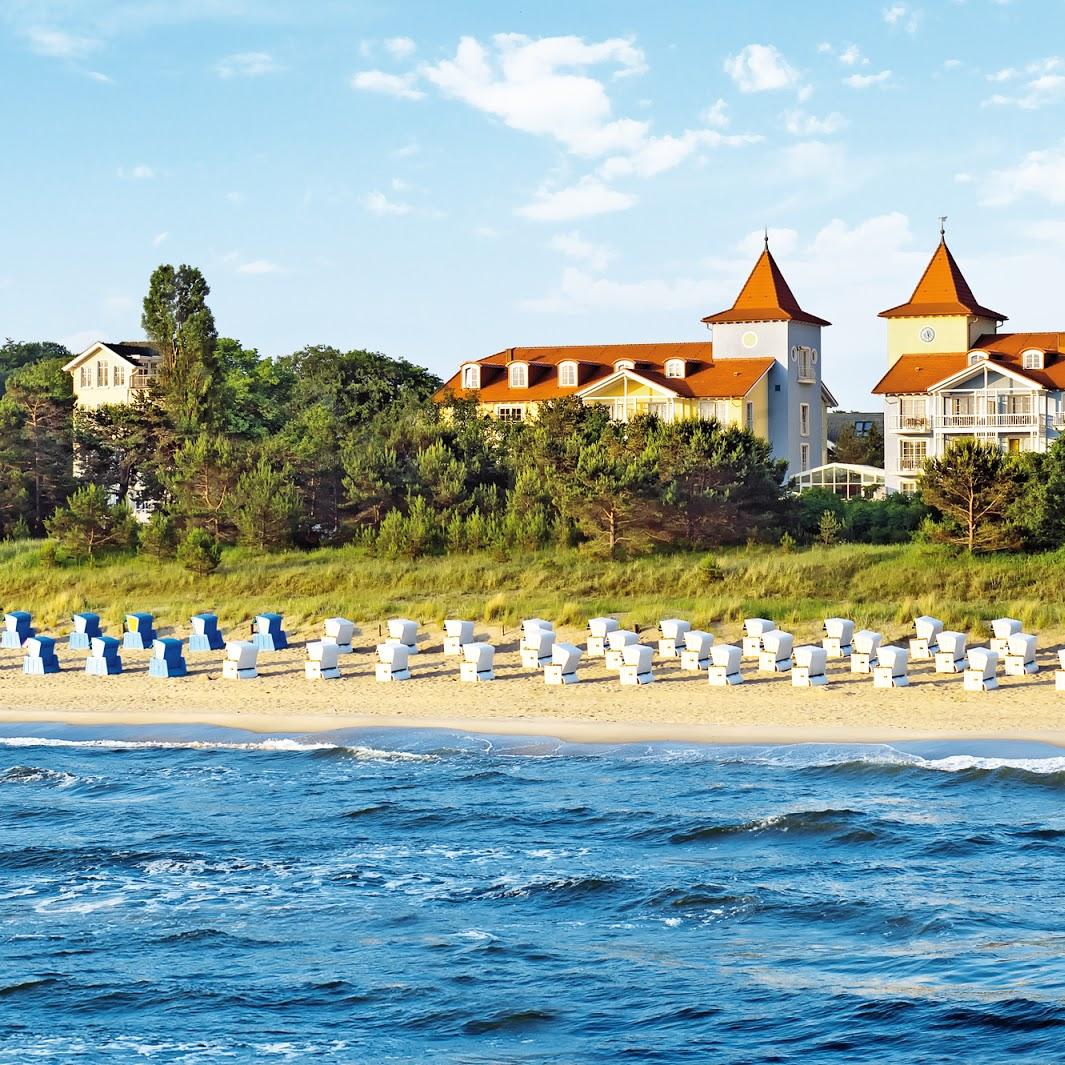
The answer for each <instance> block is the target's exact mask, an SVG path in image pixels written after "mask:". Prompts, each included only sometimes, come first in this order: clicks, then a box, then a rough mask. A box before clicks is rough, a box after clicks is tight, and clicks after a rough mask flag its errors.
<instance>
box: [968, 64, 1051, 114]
mask: <svg viewBox="0 0 1065 1065" xmlns="http://www.w3.org/2000/svg"><path fill="white" fill-rule="evenodd" d="M1024 73H1025V74H1026V75H1028V81H1026V82H1025V84H1024V86H1023V87H1022V88H1021V90H1020V92H1019V93H1018V94H1017V95H1016V96H1005V95H1003V94H1002V93H996V94H994V95H993V96H990V97H988V98H987V99H986V100H984V101H983V102H982V106H983V107H1019V108H1020V109H1021V110H1022V111H1038V110H1039V108H1041V107H1046V106H1047V105H1048V104H1052V103H1056V102H1057V101H1058V100H1061V99H1063V98H1065V59H1062V58H1061V56H1049V57H1047V58H1046V59H1038V60H1036V61H1035V62H1033V63H1029V64H1028V65H1027V66H1026V67H1025V68H1024ZM1020 76H1021V74H1020V71H1017V70H1015V69H1013V68H1012V67H1011V68H1007V69H1006V70H1000V71H998V72H997V73H996V74H993V75H989V76H988V80H989V81H993V82H1005V81H1011V80H1014V79H1015V78H1018V77H1020Z"/></svg>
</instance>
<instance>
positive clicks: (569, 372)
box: [558, 362, 577, 388]
mask: <svg viewBox="0 0 1065 1065" xmlns="http://www.w3.org/2000/svg"><path fill="white" fill-rule="evenodd" d="M558 387H559V388H576V387H577V364H576V363H575V362H563V363H560V364H559V367H558Z"/></svg>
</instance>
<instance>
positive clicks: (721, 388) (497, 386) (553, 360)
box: [433, 341, 775, 403]
mask: <svg viewBox="0 0 1065 1065" xmlns="http://www.w3.org/2000/svg"><path fill="white" fill-rule="evenodd" d="M623 359H627V360H631V361H632V362H633V363H635V368H634V369H633V371H632V372H633V373H635V374H637V375H638V376H639V377H642V378H643V379H644V380H646V381H650V382H651V383H653V384H655V385H658V386H660V387H662V388H668V389H669V390H670V391H672V392H675V393H676V394H677V395H678V396H684V397H687V398H694V399H733V398H738V397H741V396H745V395H746V394H747V393H748V392H749V391H750V390H751V388H753V387H754V385H755V384H756V383H757V382H758V381H759V380H760V379H761V378H762V376H763V375H764V374H766V373H767V372H768V371H769V369H770V367H772V365H773V363H774V361H775V360H774V359H773V358H772V357H771V356H768V355H762V356H751V357H749V358H727V359H717V360H715V359H714V354H713V345H712V344H711V343H710V342H708V341H691V342H678V343H666V344H577V345H566V346H558V347H533V348H508V349H506V350H504V351H497V352H496V353H495V354H494V355H489V356H487V357H486V358H483V359H478V360H476V362H477V365H479V366H480V367H481V389H480V392H479V397H480V400H481V402H483V403H506V402H511V403H536V402H539V401H541V400H545V399H558V398H559V397H561V396H572V395H576V394H577V393H579V392H582V391H583V390H585V389H587V388H588V387H589V386H591V385H594V384H597V383H599V382H602V381H605V380H606V379H607V378H608V377H611V376H612V375H613V374H614V372H615V371H614V364H615V363H616V362H619V361H621V360H623ZM670 359H683V360H684V361H685V376H684V377H666V375H665V368H666V363H667V362H668V361H669V360H670ZM511 362H524V363H527V364H528V366H529V387H528V388H511V387H510V385H509V384H508V383H507V369H506V368H507V365H508V364H509V363H511ZM563 362H576V363H577V364H578V379H577V385H576V387H571V388H561V387H559V384H558V366H559V363H563ZM463 365H469V363H468V362H467V363H464V364H463ZM461 372H462V371H461V370H460V371H459V372H458V373H456V374H454V375H453V376H452V377H451V378H449V379H448V380H447V381H446V382H445V383H444V385H443V387H441V389H440V390H439V391H438V392H437V393H436V395H435V396H434V397H433V398H434V399H436V400H437V401H441V400H443V399H445V398H446V397H447V395H448V394H449V393H450V394H454V395H464V394H466V393H465V392H464V390H463V388H462V381H461Z"/></svg>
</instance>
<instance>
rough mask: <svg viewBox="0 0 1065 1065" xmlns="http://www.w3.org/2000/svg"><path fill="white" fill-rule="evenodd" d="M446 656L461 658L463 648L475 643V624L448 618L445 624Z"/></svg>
mask: <svg viewBox="0 0 1065 1065" xmlns="http://www.w3.org/2000/svg"><path fill="white" fill-rule="evenodd" d="M444 633H445V636H444V654H445V655H446V656H447V657H448V658H461V657H462V655H463V650H462V648H463V647H464V646H465V645H466V644H468V643H473V622H472V621H457V620H456V619H455V618H448V619H447V621H445V622H444Z"/></svg>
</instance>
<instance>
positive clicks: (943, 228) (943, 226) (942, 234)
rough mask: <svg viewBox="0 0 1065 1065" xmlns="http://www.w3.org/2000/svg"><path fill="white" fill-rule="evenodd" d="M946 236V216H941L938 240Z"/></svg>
mask: <svg viewBox="0 0 1065 1065" xmlns="http://www.w3.org/2000/svg"><path fill="white" fill-rule="evenodd" d="M946 235H947V216H946V215H945V214H941V215H940V216H939V239H940V240H942V239H943V238H944V237H945V236H946Z"/></svg>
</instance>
